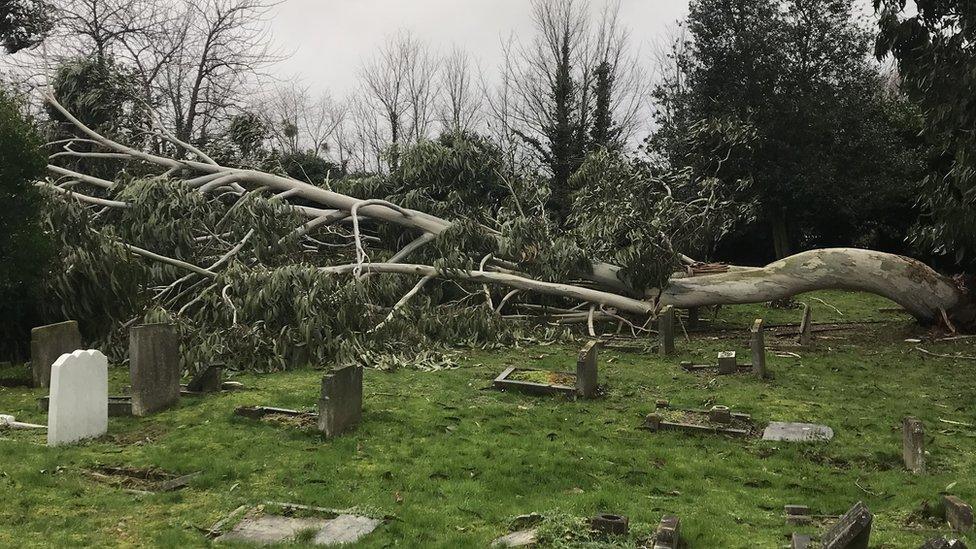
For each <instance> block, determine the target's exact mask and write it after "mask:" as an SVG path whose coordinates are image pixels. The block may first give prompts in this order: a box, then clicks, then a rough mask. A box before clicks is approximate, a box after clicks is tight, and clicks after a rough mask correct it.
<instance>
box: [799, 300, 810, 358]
mask: <svg viewBox="0 0 976 549" xmlns="http://www.w3.org/2000/svg"><path fill="white" fill-rule="evenodd" d="M811 314H812V311H811V309H810V304H809V303H804V304H803V317H802V318H801V319H800V345H802V346H804V347H806V346H808V345H810V344H811V343H813V322H812V321H811Z"/></svg>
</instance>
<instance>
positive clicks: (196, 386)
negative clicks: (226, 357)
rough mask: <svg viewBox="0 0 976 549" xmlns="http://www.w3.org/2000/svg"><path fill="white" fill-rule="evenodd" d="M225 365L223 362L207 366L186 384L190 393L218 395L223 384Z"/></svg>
mask: <svg viewBox="0 0 976 549" xmlns="http://www.w3.org/2000/svg"><path fill="white" fill-rule="evenodd" d="M223 375H224V364H223V363H222V362H217V363H211V364H205V365H204V366H203V368H201V369H200V371H198V372H197V373H196V375H194V376H193V378H192V379H190V382H189V383H187V384H186V388H187V390H188V391H192V392H194V393H216V392H219V391H220V386H221V385H222V384H223Z"/></svg>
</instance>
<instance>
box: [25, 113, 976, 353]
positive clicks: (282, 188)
mask: <svg viewBox="0 0 976 549" xmlns="http://www.w3.org/2000/svg"><path fill="white" fill-rule="evenodd" d="M46 99H47V101H48V103H49V104H51V105H52V106H53V107H54V108H55V109H56V110H58V111H60V112H61V114H62V115H64V117H65V118H66V119H67V120H68V121H69V122H71V123H72V124H74V126H76V127H77V129H78V130H80V132H81V133H83V134H84V135H85V136H86V137H85V138H74V139H67V140H64V141H62V142H58V144H63V145H64V146H63V148H64V149H65V152H67V153H70V154H69V155H68V156H69V157H72V158H86V157H91V158H105V157H106V156H105V155H106V154H108V155H111V156H110V157H111V158H113V159H118V158H124V159H128V160H131V161H138V162H142V163H145V164H148V165H150V166H155V167H156V168H157V169H158V170H160V171H161V172H162V173H161V174H159V177H160V179H161V180H178V181H182V183H183V184H184V185H185V187H186V188H187V189H189V192H191V193H192V192H196V193H199V194H200V195H206V196H208V197H210V198H209V200H215V201H219V199H220V198H221V197H226V196H230V197H232V200H233V201H234V205H232V206H230V210H233V209H234V208H235V207H236V204H238V203H240V202H242V201H243V199H244V197H246V196H252V195H260V194H261V193H268V192H270V193H272V194H274V196H275V197H276V198H278V199H280V200H282V201H284V202H285V203H289V204H290V206H291V208H292V210H293V211H295V212H299V213H300V214H301V215H303V216H304V217H305V218H307V219H309V221H307V222H304V223H301V224H299V225H298V226H295V227H293V228H291V229H290V230H289V233H287V234H288V236H291V237H293V238H297V239H303V240H304V242H305V245H306V246H307V247H309V248H311V249H315V248H316V247H319V249H322V248H321V246H322V245H324V244H323V243H322V242H321V241H319V240H316V239H315V238H313V237H312V236H310V235H311V234H312V233H314V231H316V230H322V229H324V228H329V227H332V226H335V225H336V224H339V223H343V222H346V223H351V225H352V229H351V231H348V230H346V229H345V228H342V229H337V230H336V231H337V234H339V233H341V234H340V236H343V237H345V238H347V239H348V240H347V242H346V244H345V245H344V246H345V249H346V250H347V251H348V252H349V254H352V253H353V252H354V254H355V262H354V263H348V260H347V261H343V262H342V263H341V264H335V265H329V266H324V267H318V272H320V273H324V274H327V275H329V276H350V275H351V276H352V277H354V278H355V279H356V280H363V279H365V278H367V277H368V276H369V275H371V274H374V273H375V274H377V275H379V274H384V273H387V274H390V273H392V274H397V275H407V276H414V277H417V278H418V280H419V282H417V284H416V285H415V286H413V287H411V289H410V290H409V291H408V292H406V293H405V294H403V295H402V297H401V299H400V300H399V301H397V302H396V304H395V305H393V307H392V311H391V312H390V313H389V314H388V315H387V317H386V319H385V320H383V321H382V322H380V324H379V325H375V326H374V329H373V330H370V332H372V331H374V330H376V329H377V328H379V327H380V326H383V325H385V324H387V323H388V321H390V320H391V319H393V318H394V315H395V313H396V312H397V310H398V309H400V308H401V307H403V306H404V305H405V304H406V303H407V301H408V300H410V298H411V297H413V296H414V295H415V294H417V293H418V292H419V291H420V290H421V289H422V288H423V287H424V286H425V285H426V283H427V281H429V280H431V279H433V278H440V279H449V280H455V281H464V282H468V283H477V284H484V285H485V287H484V296H485V298H486V299H485V300H486V301H487V305H488V308H489V309H490V310H492V311H493V312H494V313H495V314H501V312H502V308H503V307H504V305H505V303H506V301H507V300H508V299H509V298H510V297H512V296H513V295H515V293H518V292H510V293H509V294H508V295H506V297H505V298H504V299H503V300H502V301H501V304H500V305H499V306H498V308H497V310H496V309H495V307H494V305H493V303H492V294H491V292H490V291H489V290H488V288H487V285H488V284H493V285H502V286H505V287H507V288H509V289H511V288H514V289H516V290H518V291H519V292H521V293H522V294H532V293H542V294H546V295H550V296H558V297H562V298H565V299H566V300H569V301H572V302H578V303H580V305H579V307H584V306H586V305H587V304H589V306H590V307H589V311H590V312H589V313H588V315H589V318H590V321H591V322H590V323H591V324H592V318H593V317H594V315H599V316H600V317H601V318H606V317H608V316H609V317H610V318H616V319H618V320H619V321H620V322H628V321H627V320H626V319H624V318H622V317H620V316H618V313H622V314H628V315H631V317H632V319H633V318H634V317H636V319H637V321H636V322H633V323H631V328H632V329H637V326H639V325H641V324H645V323H646V319H647V317H648V316H653V315H654V313H655V311H656V310H658V308H660V307H661V306H663V305H674V306H677V307H684V308H688V307H699V306H707V305H725V304H740V303H759V302H766V301H771V300H775V299H780V298H784V297H789V296H792V295H795V294H798V293H802V292H807V291H812V290H823V289H847V290H858V291H865V292H870V293H874V294H878V295H881V296H884V297H887V298H889V299H891V300H893V301H895V302H896V303H898V304H900V305H902V306H903V307H904V308H905V309H906V310H907V311H909V312H910V313H911V314H912V315H914V316H915V317H916V318H918V319H919V320H920V321H923V322H932V321H936V320H939V319H940V318H943V319H944V320H945V321H947V322H948V321H949V319H950V318H951V317H953V316H958V318H963V319H967V320H966V322H969V320H968V319H970V318H971V312H972V306H971V300H970V297H969V296H967V295H966V294H965V293H964V292H963V291H962V290H961V289H960V288H959V287H958V286H957V285H956V284H955V283H954V281H953V280H952V279H949V278H947V277H945V276H942V275H940V274H938V273H936V272H935V271H933V270H932V269H930V268H929V267H927V266H926V265H924V264H922V263H921V262H918V261H916V260H913V259H909V258H905V257H902V256H897V255H892V254H886V253H881V252H874V251H870V250H860V249H853V248H835V249H825V250H813V251H809V252H803V253H800V254H797V255H794V256H791V257H788V258H785V259H783V260H780V261H777V262H775V263H772V264H770V265H768V266H766V267H762V268H745V267H733V268H730V269H728V272H723V273H714V269H712V268H708V269H702V271H704V272H707V273H710V274H703V275H697V276H695V275H691V276H675V277H673V278H672V279H671V280H670V281H669V282H668V284H667V286H666V287H664V288H663V289H662V290H661V291H660V292H658V291H653V290H651V291H648V290H647V289H645V288H634V287H630V286H629V285H628V284H627V283H626V282H624V280H623V277H622V276H621V272H622V270H621V268H620V267H618V266H615V265H612V264H608V263H604V262H594V263H592V268H591V269H590V270H588V271H587V272H578V273H575V274H574V275H573V277H572V278H576V279H583V281H584V282H582V283H580V282H572V281H571V280H565V281H558V282H556V281H544V280H539V279H537V278H533V277H532V276H529V275H528V274H526V273H525V272H522V271H520V270H519V265H518V264H517V262H516V258H514V257H494V256H493V255H491V254H489V255H486V256H485V257H484V259H482V260H481V264H480V266H479V268H477V269H471V268H458V267H444V266H435V265H426V264H415V263H405V261H406V260H407V256H409V255H415V254H416V250H418V249H421V248H424V247H425V246H426V245H428V243H430V242H432V241H434V240H436V237H437V236H438V235H441V234H443V233H444V232H445V231H447V230H448V229H450V228H451V227H452V225H453V223H452V221H450V220H447V219H442V218H439V217H436V216H433V215H430V214H428V213H425V212H422V211H417V210H414V209H409V208H403V207H400V206H398V205H396V204H392V203H390V202H388V201H386V200H380V199H359V198H355V197H352V196H348V195H345V194H342V193H338V192H335V191H333V190H329V189H325V188H321V187H318V186H315V185H311V184H309V183H305V182H302V181H297V180H294V179H291V178H288V177H284V176H281V175H276V174H272V173H266V172H262V171H256V170H247V169H237V168H231V167H226V166H222V165H220V164H218V163H217V162H215V161H214V160H212V159H211V158H210V157H209V156H207V155H206V154H204V153H202V152H201V151H199V150H197V149H196V148H195V147H192V146H190V145H188V144H186V143H182V142H180V141H178V140H176V139H175V138H174V137H172V135H169V134H166V133H165V131H163V132H162V133H158V134H157V136H158V137H159V138H161V139H164V140H167V141H169V142H171V143H173V144H174V145H176V146H178V147H180V148H182V149H183V151H184V154H189V155H193V156H195V157H196V158H197V160H187V159H181V158H178V157H166V156H158V155H154V154H150V153H146V152H144V151H141V150H137V149H133V148H130V147H128V146H125V145H123V144H120V143H117V142H115V141H113V140H111V139H108V138H106V137H104V136H102V135H100V134H98V133H97V132H95V131H93V130H91V129H89V128H88V127H86V126H85V125H84V124H83V123H81V122H80V121H78V120H77V119H76V118H74V117H73V116H72V115H71V113H69V112H68V111H66V110H65V109H64V108H63V107H62V106H61V105H60V104H59V103H58V102H57V101H56V100H55V99H54V98H53V97H51V96H48V97H47V98H46ZM75 143H85V144H86V145H91V144H94V145H96V146H97V147H100V148H102V149H105V151H107V153H106V152H75V151H74V150H73V149H72V148H71V146H72V145H73V144H75ZM63 154H65V153H58V154H55V155H52V161H53V159H54V158H57V157H58V156H59V155H63ZM179 156H182V155H179ZM49 170H50V172H51V173H52V175H53V176H55V178H56V179H54V180H52V181H47V182H40V183H38V184H39V185H41V186H44V187H47V188H53V189H54V190H56V191H59V192H60V194H61V195H62V196H64V197H67V198H74V199H76V200H78V201H80V202H82V203H84V204H86V205H87V207H89V208H94V209H98V210H100V211H103V212H104V211H109V210H121V211H126V210H127V209H128V208H130V206H131V205H130V204H129V203H127V202H125V201H124V200H118V198H119V197H118V196H115V195H113V190H114V187H115V183H114V182H112V181H107V180H105V179H101V178H98V177H93V176H91V175H87V174H84V173H80V172H79V171H75V170H70V169H67V168H64V167H61V166H55V165H53V164H52V165H51V166H49ZM85 185H90V186H92V187H94V188H95V191H96V192H97V193H101V194H103V195H107V196H92V195H89V194H85V193H83V192H80V191H78V190H77V188H78V187H79V186H82V187H83V186H85ZM68 187H71V189H72V190H70V191H69V190H68ZM215 197H216V198H215ZM296 199H300V200H301V201H302V203H300V204H296V203H294V201H295V200H296ZM310 204H312V205H318V206H319V207H314V206H312V205H310ZM228 215H230V211H228V212H227V214H226V215H225V216H224V218H225V219H226V217H227V216H228ZM366 220H370V221H372V222H374V223H382V222H386V223H393V224H395V225H397V226H399V227H402V228H403V229H404V230H407V231H412V234H416V233H419V234H420V236H419V237H412V238H413V239H412V240H410V241H409V243H408V244H406V245H405V246H402V247H400V248H399V250H397V249H396V248H393V249H392V250H390V251H391V252H395V253H393V254H392V256H391V257H390V258H389V259H387V260H386V261H384V262H380V263H371V262H370V259H369V257H368V254H367V246H366V245H365V242H366V240H367V239H368V238H372V239H374V240H375V238H376V237H372V236H371V237H367V236H365V235H364V234H363V232H362V227H361V222H363V221H366ZM222 222H223V220H222V221H221V222H220V223H217V225H216V227H215V228H216V229H220V225H221V223H222ZM482 229H483V231H484V232H485V233H486V234H488V235H490V237H491V238H494V239H495V240H499V241H501V240H502V238H503V237H502V235H501V234H499V233H498V231H495V230H493V229H490V228H487V227H482ZM92 230H94V229H92ZM207 231H209V232H210V233H211V234H202V235H200V236H199V237H198V239H200V241H201V242H214V241H216V242H219V243H221V245H224V246H225V248H224V249H223V250H222V251H221V254H222V255H221V257H220V259H219V260H218V261H216V262H214V263H213V264H212V265H211V266H210V267H206V268H205V267H201V266H198V265H194V264H192V263H189V262H186V261H183V260H181V259H177V258H172V257H166V256H164V255H161V254H158V253H155V252H153V251H152V250H147V249H144V248H140V247H138V246H135V245H133V244H131V243H128V242H120V243H119V244H121V245H122V246H124V247H125V249H126V250H128V251H129V252H131V253H133V254H136V255H139V256H141V257H144V258H147V259H150V260H152V261H155V262H161V263H165V264H167V265H170V266H172V267H176V268H180V269H183V270H185V271H187V274H186V276H184V277H182V278H180V279H178V280H175V281H166V282H163V284H167V285H166V287H165V288H163V289H162V291H160V292H159V293H158V294H157V296H156V300H157V301H158V302H160V303H162V302H163V300H162V297H163V296H165V297H166V298H167V300H166V301H165V302H166V304H167V306H168V307H169V309H171V310H174V311H176V310H178V314H179V315H182V314H184V312H186V311H189V310H190V308H191V307H192V306H193V305H194V304H196V305H199V299H200V295H202V294H201V292H207V291H210V290H211V289H215V288H218V287H219V285H218V284H217V283H213V284H211V286H208V287H206V288H204V289H203V290H201V289H200V288H201V286H202V285H205V282H206V283H209V282H211V281H213V280H215V279H218V272H219V270H220V269H225V268H227V264H228V263H230V262H231V261H230V259H231V258H232V257H233V256H234V255H235V254H237V253H238V252H239V250H240V249H241V248H242V247H243V246H244V244H245V243H246V242H247V240H248V239H249V238H251V236H252V232H253V230H252V232H249V233H248V234H247V235H246V236H244V237H243V239H241V240H240V241H237V242H226V243H225V242H223V241H222V238H221V236H222V235H221V234H220V231H219V230H211V228H208V229H207ZM408 234H409V233H408ZM285 239H286V236H281V237H280V240H279V241H278V244H279V245H280V244H281V243H282V242H284V241H285ZM333 246H336V247H342V245H333ZM349 254H347V255H349ZM340 257H341V255H340ZM238 259H240V258H238ZM251 259H252V260H251V261H243V260H242V261H239V263H240V264H243V265H248V264H250V265H254V264H260V261H254V260H253V258H251ZM679 260H680V261H681V262H682V263H684V264H688V263H690V262H691V260H690V259H688V258H687V257H686V256H680V255H679ZM435 263H436V262H435ZM690 270H691V271H694V269H690ZM223 286H224V287H223V289H222V290H220V293H221V296H222V301H223V303H224V304H226V305H227V307H228V308H230V309H232V310H233V325H235V326H236V325H237V307H236V306H235V305H234V295H233V294H234V292H235V291H237V289H235V288H233V287H232V286H231V285H230V284H223ZM174 294H175V296H176V297H171V296H172V295H174ZM469 297H470V295H469ZM181 300H182V301H181ZM597 307H599V310H597ZM584 312H585V309H584ZM320 314H328V312H324V311H323V312H321V313H320ZM591 329H592V328H591ZM367 333H369V332H367ZM309 338H311V336H309Z"/></svg>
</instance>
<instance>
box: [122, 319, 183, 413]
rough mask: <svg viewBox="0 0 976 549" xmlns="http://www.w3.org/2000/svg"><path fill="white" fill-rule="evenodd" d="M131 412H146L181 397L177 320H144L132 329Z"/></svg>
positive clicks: (173, 402)
mask: <svg viewBox="0 0 976 549" xmlns="http://www.w3.org/2000/svg"><path fill="white" fill-rule="evenodd" d="M129 381H130V383H131V385H132V415H134V416H147V415H149V414H151V413H153V412H156V411H159V410H162V409H163V408H167V407H169V406H172V405H173V404H175V403H176V402H177V401H178V400H179V398H180V336H179V333H178V332H177V330H176V325H174V324H143V325H140V326H135V327H133V328H132V330H130V331H129Z"/></svg>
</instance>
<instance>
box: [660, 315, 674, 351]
mask: <svg viewBox="0 0 976 549" xmlns="http://www.w3.org/2000/svg"><path fill="white" fill-rule="evenodd" d="M657 331H658V336H659V337H660V338H661V356H671V355H673V354H674V307H673V306H671V305H667V306H665V307H664V308H663V309H661V312H660V313H658V317H657Z"/></svg>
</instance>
